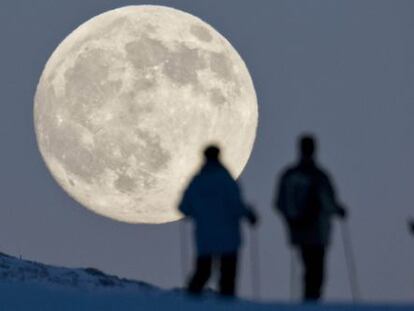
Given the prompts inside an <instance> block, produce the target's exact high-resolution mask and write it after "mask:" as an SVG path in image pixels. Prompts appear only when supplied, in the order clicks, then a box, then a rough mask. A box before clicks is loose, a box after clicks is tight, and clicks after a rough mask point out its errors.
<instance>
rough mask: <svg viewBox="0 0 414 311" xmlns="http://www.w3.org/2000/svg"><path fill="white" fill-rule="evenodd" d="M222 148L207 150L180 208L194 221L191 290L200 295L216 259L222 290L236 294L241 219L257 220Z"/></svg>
mask: <svg viewBox="0 0 414 311" xmlns="http://www.w3.org/2000/svg"><path fill="white" fill-rule="evenodd" d="M219 154H220V149H219V148H218V147H216V146H210V147H208V148H206V149H205V151H204V157H205V163H204V165H203V166H202V168H201V170H200V171H199V172H198V174H197V175H196V176H195V177H194V178H193V179H192V180H191V182H190V184H189V186H188V188H187V189H186V190H185V192H184V195H183V198H182V201H181V203H180V205H179V210H180V212H181V213H183V214H184V215H185V216H187V217H189V218H191V219H192V220H193V221H194V223H195V242H196V252H197V258H196V264H195V266H196V267H195V272H194V275H193V276H192V278H191V279H190V281H189V284H188V292H189V293H191V294H199V293H201V291H202V290H203V287H204V286H205V284H206V283H207V281H208V279H209V278H210V274H211V269H212V264H213V261H217V263H219V267H220V280H219V291H220V294H221V295H225V296H233V295H234V294H235V283H236V274H237V257H238V250H239V248H240V246H241V242H242V239H241V233H240V221H241V220H242V219H243V218H246V219H248V220H249V221H250V223H251V224H255V223H256V220H257V219H256V216H255V214H254V213H253V211H252V210H251V209H250V208H247V207H246V204H245V203H244V202H243V200H242V196H241V192H240V189H239V186H238V184H237V183H236V181H235V180H234V179H233V177H232V176H231V175H230V173H229V172H228V171H227V169H226V168H225V167H224V166H223V164H222V163H221V162H220V159H219Z"/></svg>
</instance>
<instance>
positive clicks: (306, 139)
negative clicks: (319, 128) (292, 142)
mask: <svg viewBox="0 0 414 311" xmlns="http://www.w3.org/2000/svg"><path fill="white" fill-rule="evenodd" d="M298 149H299V155H300V158H301V159H302V160H313V159H314V154H315V152H316V138H315V137H314V136H313V135H309V134H306V135H302V136H301V137H300V138H299V146H298Z"/></svg>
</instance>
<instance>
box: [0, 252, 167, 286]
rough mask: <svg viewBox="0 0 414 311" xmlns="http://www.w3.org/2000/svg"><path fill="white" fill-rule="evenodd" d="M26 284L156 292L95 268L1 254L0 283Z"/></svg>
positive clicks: (137, 282)
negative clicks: (68, 266)
mask: <svg viewBox="0 0 414 311" xmlns="http://www.w3.org/2000/svg"><path fill="white" fill-rule="evenodd" d="M8 282H11V283H25V284H37V285H48V286H51V287H64V288H80V289H88V290H92V289H98V288H129V289H132V290H134V289H135V290H141V291H145V290H159V289H157V288H156V287H154V286H151V285H149V284H147V283H144V282H139V281H133V280H129V279H124V278H119V277H117V276H112V275H107V274H105V273H103V272H101V271H99V270H98V269H95V268H77V269H71V268H62V267H55V266H50V265H45V264H41V263H37V262H33V261H29V260H22V259H18V258H16V257H13V256H9V255H6V254H3V253H0V283H8Z"/></svg>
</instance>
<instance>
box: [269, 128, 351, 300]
mask: <svg viewBox="0 0 414 311" xmlns="http://www.w3.org/2000/svg"><path fill="white" fill-rule="evenodd" d="M298 147H299V148H298V149H299V161H298V162H297V163H296V164H295V165H293V166H292V167H289V168H288V169H287V170H286V171H285V172H283V174H282V176H281V178H280V181H279V185H278V189H277V197H276V200H275V208H276V209H277V210H278V211H279V212H280V213H281V214H282V216H283V218H284V220H285V222H286V224H287V228H288V232H289V236H290V243H291V244H292V245H293V246H294V247H295V248H297V249H298V250H299V253H300V255H301V258H302V262H303V268H304V276H303V300H305V301H317V300H319V299H320V297H321V294H322V287H323V282H324V274H325V273H324V271H325V254H326V250H327V247H328V245H329V241H330V235H331V219H332V217H333V216H334V215H338V216H340V217H341V218H345V217H346V211H345V209H344V208H343V207H341V206H340V205H339V204H338V202H337V200H336V197H335V191H334V188H333V185H332V183H331V181H330V179H329V177H328V175H327V173H326V172H324V170H322V169H321V168H320V167H319V166H318V165H317V163H316V162H315V156H314V155H315V151H316V143H315V139H314V138H313V137H312V136H302V137H301V138H300V140H299V146H298Z"/></svg>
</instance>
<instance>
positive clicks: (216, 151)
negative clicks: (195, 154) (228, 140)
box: [204, 145, 220, 162]
mask: <svg viewBox="0 0 414 311" xmlns="http://www.w3.org/2000/svg"><path fill="white" fill-rule="evenodd" d="M219 157H220V148H219V147H217V146H215V145H210V146H208V147H207V148H206V149H204V159H205V160H206V161H207V162H210V161H219Z"/></svg>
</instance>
